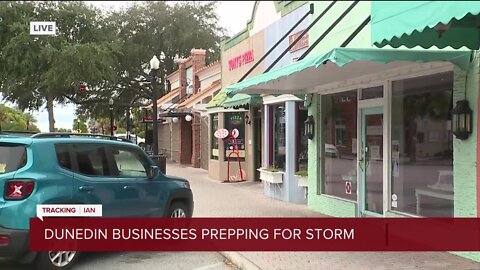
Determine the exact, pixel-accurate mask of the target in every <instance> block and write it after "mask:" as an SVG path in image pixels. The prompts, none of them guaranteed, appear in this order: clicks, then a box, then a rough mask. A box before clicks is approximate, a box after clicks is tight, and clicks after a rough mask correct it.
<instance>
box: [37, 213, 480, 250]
mask: <svg viewBox="0 0 480 270" xmlns="http://www.w3.org/2000/svg"><path fill="white" fill-rule="evenodd" d="M479 231H480V222H479V219H476V218H188V219H171V218H98V217H92V218H49V217H46V218H44V221H42V220H40V219H38V218H32V219H31V220H30V249H31V250H32V251H51V250H54V251H55V250H71V251H480V232H479Z"/></svg>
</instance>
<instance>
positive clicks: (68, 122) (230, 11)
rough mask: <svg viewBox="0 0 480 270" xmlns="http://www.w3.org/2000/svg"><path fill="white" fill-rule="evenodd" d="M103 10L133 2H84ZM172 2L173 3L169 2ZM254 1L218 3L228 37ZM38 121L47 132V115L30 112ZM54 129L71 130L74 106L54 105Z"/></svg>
mask: <svg viewBox="0 0 480 270" xmlns="http://www.w3.org/2000/svg"><path fill="white" fill-rule="evenodd" d="M85 2H87V3H89V4H92V5H94V6H96V7H98V8H101V9H104V10H111V9H114V10H120V9H123V8H126V7H128V6H130V5H131V4H132V3H133V1H85ZM171 2H174V1H171ZM254 3H255V1H236V2H233V1H219V3H218V6H217V14H218V15H219V23H220V26H222V27H224V28H225V29H226V30H227V34H228V35H229V36H233V35H235V34H236V33H238V32H240V31H241V30H243V29H244V28H245V27H246V24H247V21H248V20H250V19H251V16H252V9H253V5H254ZM32 114H33V115H35V117H36V118H37V120H38V124H37V125H38V127H39V128H40V130H41V131H42V132H47V131H48V113H47V110H45V109H43V110H40V111H39V112H32ZM54 115H55V127H56V128H66V129H71V128H72V123H73V119H75V118H76V116H75V106H74V105H72V104H70V105H66V106H61V105H55V107H54Z"/></svg>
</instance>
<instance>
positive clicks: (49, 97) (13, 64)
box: [0, 1, 120, 131]
mask: <svg viewBox="0 0 480 270" xmlns="http://www.w3.org/2000/svg"><path fill="white" fill-rule="evenodd" d="M12 14H14V15H13V16H12ZM0 18H1V24H0V33H1V34H2V41H1V42H0V46H1V47H0V74H1V75H0V91H1V92H2V94H3V97H4V98H5V99H6V100H8V101H11V102H15V103H16V104H17V105H18V106H19V108H20V109H22V110H24V109H28V110H39V109H40V107H42V106H43V105H45V104H46V105H47V110H48V112H49V122H50V131H54V116H53V105H54V102H57V103H66V102H68V101H69V100H72V99H73V98H74V97H75V96H76V95H77V94H78V85H79V84H80V83H81V82H88V83H89V84H91V85H102V84H105V83H108V82H110V81H113V80H114V79H115V72H114V66H115V65H116V60H115V59H116V57H119V55H118V54H119V51H120V47H119V45H118V44H117V43H116V42H115V41H114V40H113V41H112V40H109V39H106V38H105V35H104V34H103V32H104V28H103V27H102V25H104V19H105V18H103V17H102V16H101V12H99V11H98V10H95V9H93V8H91V7H87V6H86V5H85V4H84V3H83V2H23V1H22V2H6V3H2V5H0ZM30 21H56V23H57V30H56V31H57V33H56V36H32V35H30V29H29V22H30Z"/></svg>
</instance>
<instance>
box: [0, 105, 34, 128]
mask: <svg viewBox="0 0 480 270" xmlns="http://www.w3.org/2000/svg"><path fill="white" fill-rule="evenodd" d="M36 122H37V120H36V119H35V118H34V117H33V116H32V115H31V114H24V113H22V112H20V111H18V110H16V109H14V108H10V107H7V106H5V105H3V104H0V130H4V131H5V130H9V131H36V132H38V131H40V129H39V128H38V127H37V126H36V125H35V123H36Z"/></svg>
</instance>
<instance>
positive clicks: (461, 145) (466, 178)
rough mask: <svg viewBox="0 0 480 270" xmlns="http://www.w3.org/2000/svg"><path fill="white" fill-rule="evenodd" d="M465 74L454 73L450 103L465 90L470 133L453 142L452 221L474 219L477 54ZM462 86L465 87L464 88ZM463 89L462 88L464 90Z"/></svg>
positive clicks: (477, 258) (474, 257) (479, 256)
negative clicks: (469, 109)
mask: <svg viewBox="0 0 480 270" xmlns="http://www.w3.org/2000/svg"><path fill="white" fill-rule="evenodd" d="M465 74H466V73H465V72H464V71H461V70H459V69H455V82H454V97H453V100H454V101H457V100H461V99H464V98H465V89H467V90H466V94H467V95H466V96H467V99H468V102H469V104H470V108H471V109H472V111H473V112H474V113H473V127H474V128H473V133H472V135H471V136H470V137H469V138H468V139H467V140H465V141H461V140H458V139H454V141H453V153H454V159H453V166H454V172H453V174H454V179H455V182H454V198H455V217H477V143H478V142H477V125H476V123H477V117H478V115H477V112H478V91H479V89H478V77H479V54H477V55H476V57H475V60H474V62H473V63H472V66H471V68H470V71H469V72H468V76H467V80H465ZM465 84H466V85H465ZM465 86H466V87H465ZM453 254H456V255H459V256H462V257H466V258H469V259H472V260H475V261H480V252H454V253H453Z"/></svg>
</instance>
